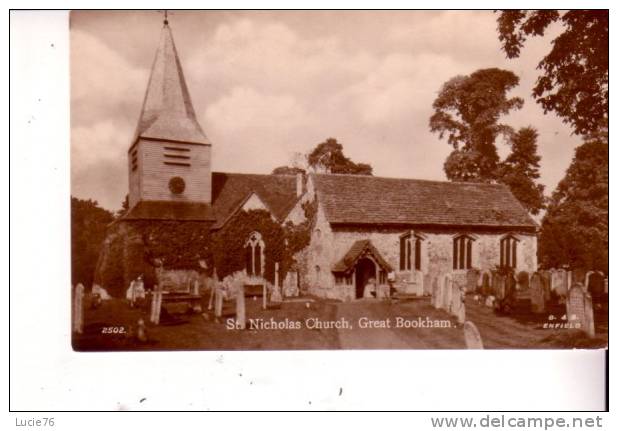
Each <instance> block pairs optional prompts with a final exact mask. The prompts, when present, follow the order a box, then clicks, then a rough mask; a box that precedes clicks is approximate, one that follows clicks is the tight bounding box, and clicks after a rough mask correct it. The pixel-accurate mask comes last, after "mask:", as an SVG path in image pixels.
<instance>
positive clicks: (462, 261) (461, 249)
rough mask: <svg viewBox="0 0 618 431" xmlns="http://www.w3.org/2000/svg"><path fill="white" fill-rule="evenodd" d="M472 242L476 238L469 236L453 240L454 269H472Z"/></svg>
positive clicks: (461, 236)
mask: <svg viewBox="0 0 618 431" xmlns="http://www.w3.org/2000/svg"><path fill="white" fill-rule="evenodd" d="M472 242H474V238H472V237H470V236H468V235H460V236H457V237H455V238H453V269H470V268H472Z"/></svg>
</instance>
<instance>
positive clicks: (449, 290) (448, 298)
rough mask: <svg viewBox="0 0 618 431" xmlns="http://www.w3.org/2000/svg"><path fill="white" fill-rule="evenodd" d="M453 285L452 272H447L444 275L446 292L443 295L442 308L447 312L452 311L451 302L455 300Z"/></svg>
mask: <svg viewBox="0 0 618 431" xmlns="http://www.w3.org/2000/svg"><path fill="white" fill-rule="evenodd" d="M453 285H454V284H453V278H452V277H451V275H450V274H447V275H446V276H445V277H444V293H443V296H442V299H443V303H442V308H443V309H444V310H446V312H447V313H450V312H451V305H452V304H451V303H452V301H453Z"/></svg>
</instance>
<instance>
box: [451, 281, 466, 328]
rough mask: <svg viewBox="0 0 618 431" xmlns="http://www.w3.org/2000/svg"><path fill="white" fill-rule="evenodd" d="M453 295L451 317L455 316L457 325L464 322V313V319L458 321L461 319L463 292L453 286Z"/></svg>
mask: <svg viewBox="0 0 618 431" xmlns="http://www.w3.org/2000/svg"><path fill="white" fill-rule="evenodd" d="M452 290H453V294H452V300H451V314H452V315H453V316H455V317H456V318H457V321H458V322H459V323H463V322H464V320H465V312H464V315H463V316H464V317H463V320H462V321H459V320H460V318H461V312H462V308H463V307H464V305H463V301H462V298H463V295H464V290H463V289H462V288H460V287H457V286H453V289H452Z"/></svg>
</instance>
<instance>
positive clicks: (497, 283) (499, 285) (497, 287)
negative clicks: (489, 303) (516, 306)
mask: <svg viewBox="0 0 618 431" xmlns="http://www.w3.org/2000/svg"><path fill="white" fill-rule="evenodd" d="M493 281H494V288H493V290H494V295H495V297H496V299H498V300H503V299H504V297H505V296H506V277H505V276H504V275H502V274H494V276H493Z"/></svg>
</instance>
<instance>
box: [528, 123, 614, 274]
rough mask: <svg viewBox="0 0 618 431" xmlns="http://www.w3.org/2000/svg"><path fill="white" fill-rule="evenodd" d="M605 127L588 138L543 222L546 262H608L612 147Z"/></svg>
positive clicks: (599, 265) (603, 266) (586, 265)
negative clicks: (610, 155)
mask: <svg viewBox="0 0 618 431" xmlns="http://www.w3.org/2000/svg"><path fill="white" fill-rule="evenodd" d="M608 148H609V146H608V140H607V133H606V131H604V132H600V133H595V134H592V135H589V136H587V137H586V140H585V142H584V143H583V144H582V145H581V146H579V147H578V148H577V149H576V150H575V156H574V157H573V160H572V162H571V165H570V166H569V169H568V170H567V173H566V175H565V177H564V179H562V181H560V183H559V184H558V187H557V188H556V190H555V191H554V193H553V194H552V197H551V200H550V203H549V205H548V209H547V213H546V214H545V216H544V218H543V221H542V224H541V234H540V237H539V259H540V262H541V265H542V266H544V267H559V266H568V267H570V268H583V269H598V270H602V271H604V272H605V273H606V274H607V271H608V267H609V260H608V250H609V150H608Z"/></svg>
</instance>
